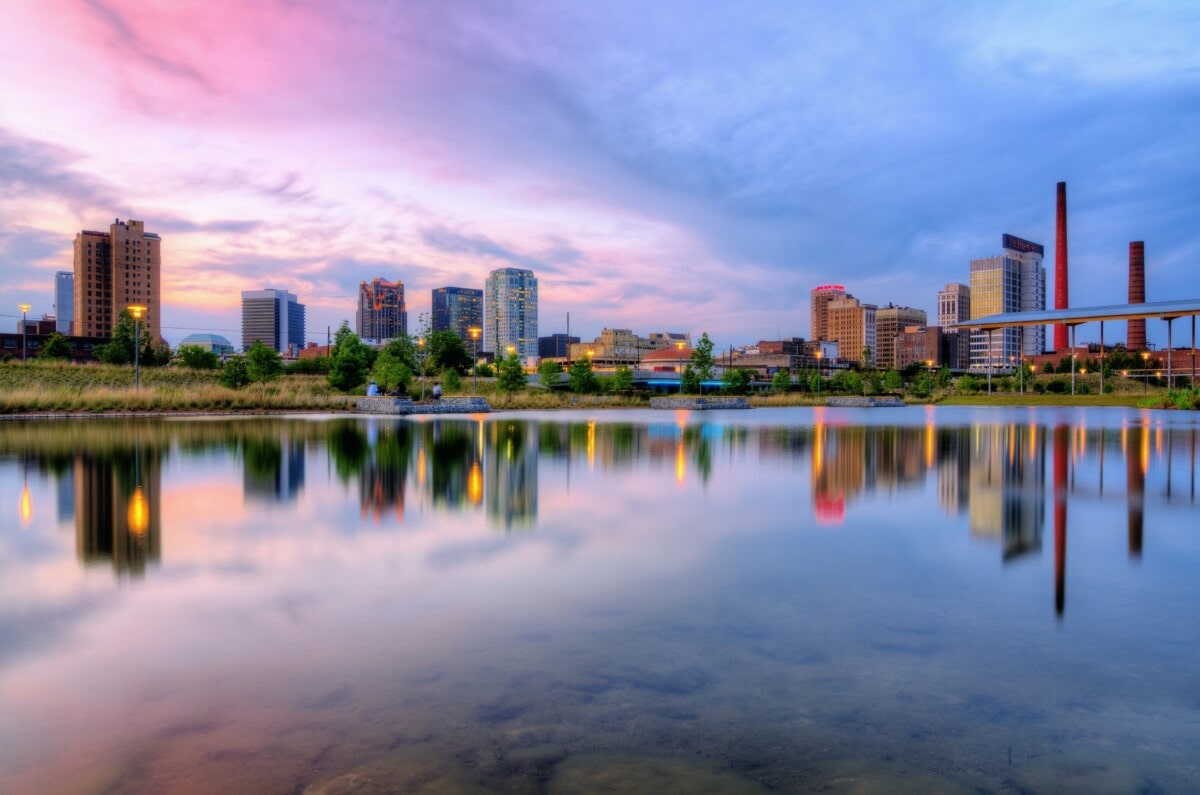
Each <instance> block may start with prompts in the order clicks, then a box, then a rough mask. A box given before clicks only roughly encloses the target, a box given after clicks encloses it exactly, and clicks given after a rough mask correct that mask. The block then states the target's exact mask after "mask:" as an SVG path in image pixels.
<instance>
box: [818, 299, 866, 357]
mask: <svg viewBox="0 0 1200 795" xmlns="http://www.w3.org/2000/svg"><path fill="white" fill-rule="evenodd" d="M825 309H826V312H827V313H828V323H829V332H828V339H830V340H832V341H835V342H837V344H838V358H840V359H844V360H846V361H851V362H860V361H862V353H863V349H864V348H870V349H871V352H872V354H874V352H875V350H876V344H877V340H876V339H875V312H876V310H877V307H876V306H875V305H874V304H864V303H863V302H861V301H859V300H858V299H857V298H855V297H854V296H851V295H847V296H844V297H842V298H838V299H836V300H833V301H830V302H829V303H828V305H827V306H826V307H825Z"/></svg>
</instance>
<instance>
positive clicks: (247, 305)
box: [242, 290, 304, 356]
mask: <svg viewBox="0 0 1200 795" xmlns="http://www.w3.org/2000/svg"><path fill="white" fill-rule="evenodd" d="M255 340H261V341H262V343H263V344H264V345H266V346H267V347H268V348H274V349H275V350H277V351H279V352H280V353H283V354H288V355H292V356H295V355H297V354H298V352H299V350H300V348H303V347H304V304H301V303H299V301H297V300H296V296H295V295H293V294H291V293H289V292H288V291H286V290H244V291H242V350H246V349H248V348H249V347H250V346H251V345H253V344H254V342H255Z"/></svg>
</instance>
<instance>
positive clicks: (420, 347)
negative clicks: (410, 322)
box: [417, 337, 425, 403]
mask: <svg viewBox="0 0 1200 795" xmlns="http://www.w3.org/2000/svg"><path fill="white" fill-rule="evenodd" d="M417 358H419V359H420V360H421V398H420V402H421V403H424V402H425V338H424V337H417Z"/></svg>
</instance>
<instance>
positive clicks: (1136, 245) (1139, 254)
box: [1125, 240, 1146, 351]
mask: <svg viewBox="0 0 1200 795" xmlns="http://www.w3.org/2000/svg"><path fill="white" fill-rule="evenodd" d="M1129 303H1131V304H1144V303H1146V244H1145V243H1143V242H1142V241H1140V240H1137V241H1134V242H1133V243H1130V244H1129ZM1128 324H1129V325H1128V331H1126V333H1125V349H1126V350H1130V351H1144V350H1146V321H1145V320H1130V321H1128Z"/></svg>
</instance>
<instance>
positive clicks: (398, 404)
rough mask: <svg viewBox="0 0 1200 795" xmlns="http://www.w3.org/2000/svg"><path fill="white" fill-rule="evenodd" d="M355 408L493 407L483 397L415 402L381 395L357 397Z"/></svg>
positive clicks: (429, 410)
mask: <svg viewBox="0 0 1200 795" xmlns="http://www.w3.org/2000/svg"><path fill="white" fill-rule="evenodd" d="M354 410H355V411H357V412H358V413H360V414H477V413H480V412H489V411H491V410H492V407H491V406H490V405H489V404H488V402H487V399H486V398H481V397H448V398H442V399H441V400H432V401H430V402H428V403H414V402H413V399H412V398H408V397H390V396H380V397H360V398H357V399H355V401H354Z"/></svg>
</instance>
